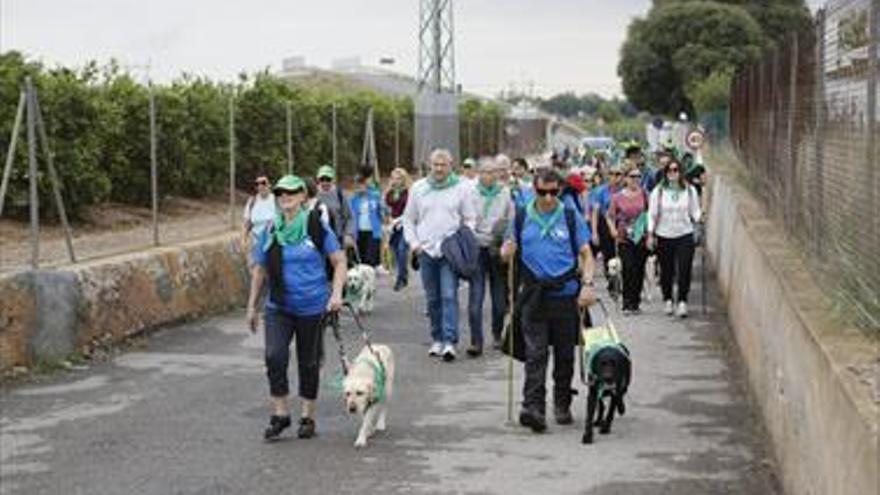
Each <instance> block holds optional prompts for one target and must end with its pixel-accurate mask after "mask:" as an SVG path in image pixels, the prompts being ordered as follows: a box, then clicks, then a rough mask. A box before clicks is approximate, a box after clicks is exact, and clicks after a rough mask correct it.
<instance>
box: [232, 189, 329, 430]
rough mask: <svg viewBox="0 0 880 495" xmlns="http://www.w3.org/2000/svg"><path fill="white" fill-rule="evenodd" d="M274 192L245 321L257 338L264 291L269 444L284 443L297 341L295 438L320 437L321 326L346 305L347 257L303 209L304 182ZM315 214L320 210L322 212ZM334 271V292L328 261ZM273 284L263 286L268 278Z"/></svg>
mask: <svg viewBox="0 0 880 495" xmlns="http://www.w3.org/2000/svg"><path fill="white" fill-rule="evenodd" d="M273 192H274V193H275V196H276V197H277V198H278V207H279V210H280V213H279V214H278V215H277V216H276V217H275V219H274V220H273V221H272V222H270V223H269V225H268V226H267V227H266V228H265V229H264V230H263V231H262V232H261V233H260V236H259V237H258V241H257V242H258V243H259V244H258V246H259V249H257V250H256V256H255V260H254V261H255V265H254V268H253V271H252V277H251V290H250V297H249V298H248V309H247V320H248V326H249V327H250V330H251V332H256V331H257V313H256V308H257V300H258V299H259V298H260V292H262V288H263V287H264V286H268V287H269V299H268V301H266V315H265V320H266V338H265V340H266V371H267V375H268V378H269V392H270V395H271V405H272V416H271V418H270V420H269V427H268V428H266V431H265V434H264V436H265V439H266V440H274V439H276V438H278V436H279V435H280V434H281V432H282V431H283V430H284V429H285V428H287V427H289V426H290V424H291V421H290V411H289V407H288V404H287V395H288V390H289V386H288V380H287V366H288V363H289V361H290V343H291V341H292V340H293V338H294V336H296V360H297V367H298V370H299V396H300V398H301V399H302V415H301V418H300V421H299V430H298V432H297V436H299V437H300V438H310V437H312V436H313V435H314V434H315V400H316V399H317V398H318V376H319V373H320V357H321V346H322V344H323V339H322V338H321V332H323V330H324V329H323V328H322V325H321V322H322V320H323V317H324V314H325V313H326V312H333V311H338V310H339V309H340V308H341V307H342V288H343V286H344V285H345V268H346V263H345V254H344V253H343V252H342V251H341V250H340V248H339V241H338V240H337V238H336V235H334V234H333V230H331V229H330V226H329V225H328V224H327V222H326V221H325V220H323V219H321V218H320V215H319V214H310V210H309V209H307V208H305V207H304V203H305V200H306V184H305V182H304V181H303V180H302V179H300V178H299V177H296V176H293V175H286V176H284V177H282V178H281V180H279V181H278V183H277V184H276V185H275V187H274V189H273ZM316 213H317V212H316ZM327 259H329V260H330V263H331V264H332V266H333V284H332V287H331V285H330V284H329V283H328V280H327V272H326V269H325V266H326V263H325V261H326V260H327ZM267 277H268V283H267V284H264V281H266V280H267Z"/></svg>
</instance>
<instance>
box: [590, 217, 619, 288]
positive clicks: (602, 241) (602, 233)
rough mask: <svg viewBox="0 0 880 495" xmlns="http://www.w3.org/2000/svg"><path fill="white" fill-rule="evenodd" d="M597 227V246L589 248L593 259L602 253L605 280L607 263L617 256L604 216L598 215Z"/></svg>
mask: <svg viewBox="0 0 880 495" xmlns="http://www.w3.org/2000/svg"><path fill="white" fill-rule="evenodd" d="M597 225H598V228H597V229H596V230H597V231H598V234H599V246H592V245H591V247H592V249H593V257H595V256H596V255H597V254H599V253H602V268H603V269H604V270H605V272H604V273H605V276H606V278H607V276H608V262H609V261H611V258H613V257H615V256H617V250H616V249H615V244H614V238H613V237H611V231H610V230H609V229H608V222H607V221H606V220H605V217H604V216H602V215H600V217H599V223H598V224H597ZM609 286H610V283H609Z"/></svg>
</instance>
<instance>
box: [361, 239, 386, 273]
mask: <svg viewBox="0 0 880 495" xmlns="http://www.w3.org/2000/svg"><path fill="white" fill-rule="evenodd" d="M380 247H381V241H380V240H379V239H373V233H372V232H366V231H361V232H358V236H357V249H358V255H360V257H361V263H363V264H365V265H370V266H372V267H374V268H375V267H377V266H379V248H380Z"/></svg>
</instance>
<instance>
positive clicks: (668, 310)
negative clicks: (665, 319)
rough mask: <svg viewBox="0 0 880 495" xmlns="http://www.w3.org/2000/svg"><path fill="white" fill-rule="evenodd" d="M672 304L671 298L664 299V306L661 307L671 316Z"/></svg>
mask: <svg viewBox="0 0 880 495" xmlns="http://www.w3.org/2000/svg"><path fill="white" fill-rule="evenodd" d="M672 311H673V306H672V299H670V300H668V301H666V306H665V307H664V308H663V312H664V313H666V314H667V315H669V316H672Z"/></svg>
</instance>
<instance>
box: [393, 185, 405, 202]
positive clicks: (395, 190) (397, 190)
mask: <svg viewBox="0 0 880 495" xmlns="http://www.w3.org/2000/svg"><path fill="white" fill-rule="evenodd" d="M401 194H403V187H392V188H391V201H394V202H395V203H396V202H397V200H398V199H400V195H401Z"/></svg>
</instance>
